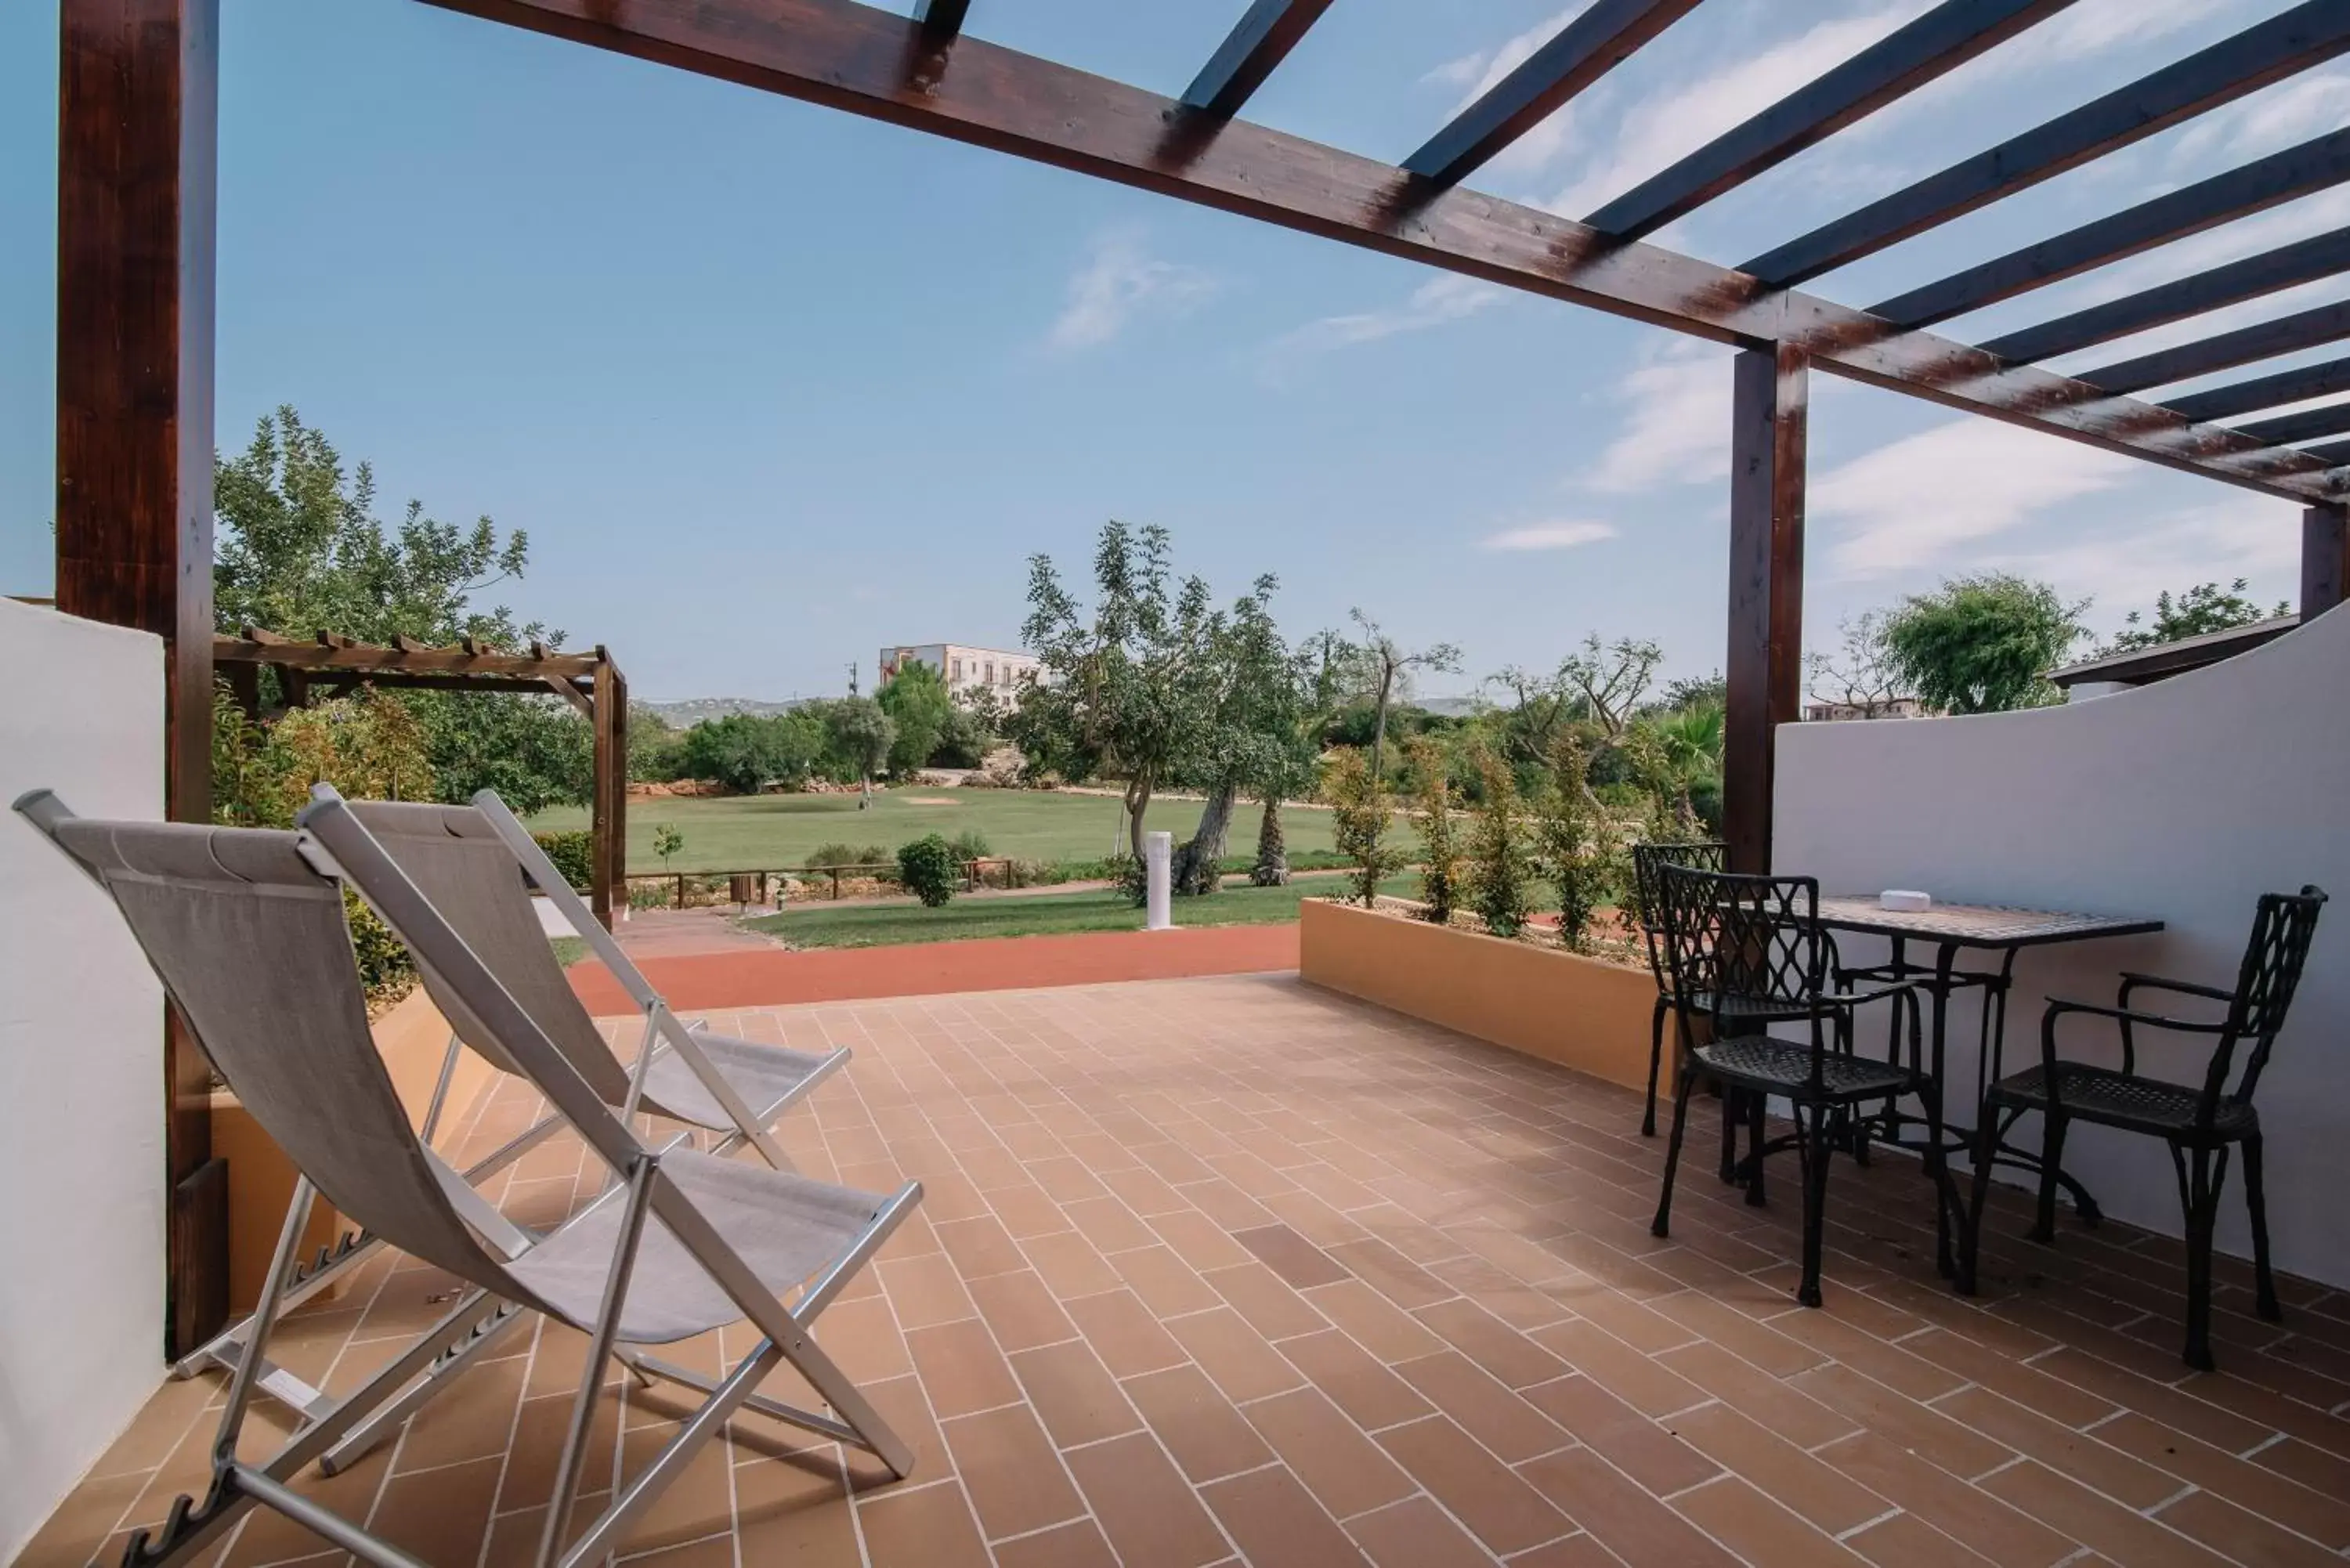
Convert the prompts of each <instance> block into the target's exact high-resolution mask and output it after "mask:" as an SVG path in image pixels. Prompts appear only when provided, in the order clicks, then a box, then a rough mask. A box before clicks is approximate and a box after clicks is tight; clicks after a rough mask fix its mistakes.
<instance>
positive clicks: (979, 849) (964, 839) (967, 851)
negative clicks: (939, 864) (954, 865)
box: [947, 827, 987, 860]
mask: <svg viewBox="0 0 2350 1568" xmlns="http://www.w3.org/2000/svg"><path fill="white" fill-rule="evenodd" d="M947 847H949V848H950V849H952V850H953V851H954V852H955V857H956V858H957V859H959V860H984V859H986V858H987V835H985V834H984V833H982V832H981V831H980V830H979V829H978V828H976V827H966V828H964V829H963V830H962V832H961V833H958V834H956V835H955V836H953V837H952V838H950V839H948V840H947Z"/></svg>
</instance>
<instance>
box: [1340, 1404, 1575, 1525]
mask: <svg viewBox="0 0 2350 1568" xmlns="http://www.w3.org/2000/svg"><path fill="white" fill-rule="evenodd" d="M1378 1442H1379V1446H1380V1447H1381V1448H1383V1449H1386V1450H1387V1451H1388V1457H1390V1458H1391V1459H1394V1460H1395V1461H1396V1463H1398V1464H1399V1465H1401V1466H1402V1467H1403V1469H1404V1472H1405V1473H1406V1474H1408V1475H1409V1476H1410V1477H1411V1478H1412V1479H1413V1480H1416V1481H1418V1482H1419V1484H1420V1485H1421V1486H1423V1487H1425V1488H1427V1489H1428V1490H1429V1492H1430V1495H1432V1496H1433V1497H1434V1498H1435V1499H1436V1501H1439V1502H1440V1503H1442V1504H1443V1505H1444V1506H1445V1508H1447V1509H1448V1510H1450V1511H1451V1513H1452V1516H1453V1517H1454V1518H1455V1519H1458V1520H1459V1521H1461V1523H1462V1524H1464V1525H1466V1526H1467V1527H1468V1528H1469V1529H1470V1530H1471V1531H1472V1532H1475V1534H1476V1536H1477V1538H1478V1540H1480V1541H1481V1542H1483V1543H1484V1545H1485V1547H1486V1549H1487V1550H1489V1551H1491V1552H1495V1553H1497V1554H1505V1553H1508V1552H1522V1551H1524V1550H1525V1549H1526V1548H1528V1547H1530V1546H1539V1545H1541V1544H1542V1543H1543V1542H1545V1541H1548V1540H1550V1539H1551V1538H1552V1537H1554V1536H1557V1535H1563V1534H1565V1533H1566V1532H1568V1531H1570V1530H1572V1529H1573V1528H1574V1525H1573V1524H1572V1523H1571V1522H1570V1521H1568V1520H1567V1518H1566V1516H1565V1515H1564V1514H1562V1513H1560V1512H1559V1511H1558V1510H1557V1509H1556V1508H1554V1507H1553V1506H1552V1505H1551V1504H1550V1503H1549V1502H1547V1501H1544V1498H1543V1496H1542V1494H1541V1493H1539V1492H1537V1491H1535V1490H1534V1488H1533V1487H1531V1486H1529V1485H1527V1484H1526V1482H1525V1481H1524V1480H1522V1479H1520V1477H1519V1476H1518V1475H1517V1473H1516V1472H1515V1471H1513V1470H1512V1469H1510V1468H1509V1467H1508V1466H1506V1465H1504V1464H1503V1463H1502V1462H1501V1461H1500V1460H1499V1459H1495V1458H1494V1457H1493V1456H1492V1454H1491V1453H1489V1452H1488V1451H1487V1450H1486V1449H1485V1448H1484V1446H1483V1445H1482V1444H1480V1443H1478V1442H1476V1441H1474V1440H1473V1439H1471V1438H1470V1436H1469V1435H1468V1434H1467V1433H1466V1432H1463V1431H1462V1430H1461V1428H1459V1427H1457V1426H1455V1425H1453V1424H1452V1422H1451V1420H1449V1419H1447V1418H1446V1417H1442V1416H1431V1417H1429V1418H1428V1419H1426V1420H1424V1421H1414V1422H1411V1423H1410V1424H1409V1425H1408V1426H1402V1427H1397V1428H1392V1429H1390V1430H1388V1431H1385V1432H1381V1433H1380V1434H1379V1435H1378Z"/></svg>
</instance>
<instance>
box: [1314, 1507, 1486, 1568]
mask: <svg viewBox="0 0 2350 1568" xmlns="http://www.w3.org/2000/svg"><path fill="white" fill-rule="evenodd" d="M1347 1533H1348V1534H1349V1535H1352V1536H1353V1537H1354V1538H1355V1543H1356V1544H1357V1545H1358V1546H1360V1547H1361V1548H1362V1549H1363V1550H1364V1551H1365V1552H1368V1553H1369V1554H1370V1559H1371V1561H1372V1562H1374V1563H1378V1568H1434V1565H1435V1564H1438V1563H1491V1562H1496V1561H1499V1560H1498V1559H1496V1558H1494V1557H1493V1556H1492V1554H1491V1553H1490V1552H1486V1551H1485V1550H1484V1548H1482V1547H1481V1546H1479V1545H1478V1544H1477V1542H1475V1541H1473V1540H1472V1539H1471V1538H1470V1537H1469V1535H1468V1534H1467V1533H1465V1532H1463V1531H1462V1530H1461V1527H1460V1526H1459V1525H1457V1524H1455V1523H1453V1522H1452V1521H1451V1519H1450V1518H1448V1517H1447V1516H1446V1514H1445V1512H1444V1511H1443V1510H1442V1509H1440V1508H1439V1507H1437V1506H1436V1504H1434V1503H1432V1502H1430V1501H1429V1500H1428V1499H1426V1498H1424V1497H1413V1498H1406V1499H1405V1500H1404V1501H1401V1502H1398V1503H1390V1504H1388V1506H1387V1507H1385V1508H1381V1509H1374V1510H1373V1511H1370V1512H1369V1513H1367V1514H1364V1515H1363V1516H1362V1517H1360V1518H1359V1519H1350V1520H1348V1521H1347Z"/></svg>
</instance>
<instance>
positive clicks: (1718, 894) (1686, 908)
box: [1651, 865, 1956, 1306]
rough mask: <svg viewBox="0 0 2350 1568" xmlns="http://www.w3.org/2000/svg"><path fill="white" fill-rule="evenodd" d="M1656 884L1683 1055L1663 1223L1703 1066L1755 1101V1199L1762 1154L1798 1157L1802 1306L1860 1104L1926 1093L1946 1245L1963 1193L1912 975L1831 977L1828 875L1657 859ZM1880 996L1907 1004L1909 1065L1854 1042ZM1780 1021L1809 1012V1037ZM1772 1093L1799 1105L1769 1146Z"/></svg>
mask: <svg viewBox="0 0 2350 1568" xmlns="http://www.w3.org/2000/svg"><path fill="white" fill-rule="evenodd" d="M1658 887H1659V893H1660V894H1661V903H1660V908H1661V910H1662V913H1663V916H1664V926H1665V943H1666V961H1667V963H1668V965H1669V969H1670V971H1671V974H1672V983H1673V995H1674V1008H1673V1011H1674V1013H1675V1016H1676V1019H1677V1020H1678V1023H1679V1028H1680V1031H1681V1041H1680V1044H1681V1062H1680V1070H1679V1074H1678V1075H1677V1082H1676V1084H1675V1086H1674V1093H1673V1130H1672V1138H1671V1141H1670V1142H1669V1144H1668V1146H1667V1147H1666V1152H1665V1182H1664V1190H1663V1192H1662V1193H1661V1194H1659V1197H1658V1199H1657V1219H1656V1223H1655V1225H1654V1226H1652V1227H1651V1229H1652V1230H1653V1231H1654V1232H1655V1233H1656V1234H1657V1235H1659V1236H1663V1235H1667V1234H1669V1228H1670V1223H1671V1219H1672V1206H1673V1178H1674V1175H1675V1171H1676V1168H1677V1167H1678V1166H1679V1163H1680V1152H1681V1138H1682V1137H1683V1135H1684V1134H1685V1132H1686V1131H1687V1129H1688V1126H1689V1102H1690V1088H1691V1086H1692V1085H1694V1084H1695V1083H1696V1081H1697V1078H1698V1076H1699V1075H1700V1074H1707V1075H1711V1076H1712V1077H1713V1078H1715V1079H1716V1080H1718V1081H1719V1082H1720V1083H1721V1085H1722V1088H1723V1090H1724V1092H1725V1093H1735V1094H1737V1095H1738V1096H1741V1097H1742V1100H1743V1102H1744V1104H1745V1106H1746V1107H1747V1115H1748V1116H1749V1118H1750V1120H1749V1135H1750V1144H1751V1152H1750V1153H1749V1154H1748V1156H1747V1158H1746V1159H1745V1160H1744V1161H1743V1162H1742V1164H1741V1166H1740V1169H1741V1171H1742V1173H1743V1174H1744V1175H1745V1177H1746V1179H1747V1200H1748V1201H1749V1202H1759V1201H1761V1199H1762V1195H1763V1161H1764V1159H1765V1158H1766V1156H1768V1155H1769V1154H1770V1153H1772V1152H1774V1151H1775V1150H1776V1149H1778V1148H1782V1147H1794V1149H1795V1150H1796V1152H1797V1154H1798V1156H1799V1158H1800V1159H1801V1161H1802V1166H1803V1174H1804V1259H1803V1266H1804V1272H1803V1282H1802V1284H1801V1285H1800V1286H1799V1287H1798V1289H1797V1291H1796V1297H1797V1299H1798V1300H1800V1301H1801V1302H1802V1303H1804V1305H1805V1306H1817V1305H1819V1304H1820V1238H1821V1231H1822V1219H1823V1215H1824V1212H1825V1207H1826V1200H1827V1177H1828V1159H1829V1156H1830V1154H1831V1153H1832V1152H1833V1149H1834V1147H1835V1144H1836V1143H1837V1142H1838V1141H1840V1139H1841V1138H1842V1137H1843V1136H1844V1135H1845V1134H1846V1132H1847V1131H1848V1130H1849V1128H1850V1127H1851V1125H1852V1124H1853V1123H1854V1122H1855V1121H1856V1119H1857V1117H1858V1116H1859V1114H1860V1108H1861V1107H1863V1106H1870V1105H1875V1104H1879V1103H1882V1102H1887V1101H1890V1100H1893V1099H1896V1098H1898V1097H1900V1096H1905V1095H1916V1096H1918V1098H1919V1099H1920V1100H1921V1101H1922V1102H1923V1104H1924V1106H1925V1107H1926V1115H1927V1118H1928V1120H1929V1124H1930V1125H1931V1127H1932V1132H1933V1140H1932V1144H1931V1146H1930V1147H1929V1149H1928V1151H1927V1156H1926V1159H1927V1172H1928V1174H1929V1176H1930V1177H1931V1178H1932V1179H1933V1180H1934V1183H1935V1187H1936V1198H1937V1203H1936V1210H1937V1216H1938V1223H1937V1227H1936V1229H1937V1231H1938V1232H1939V1233H1940V1234H1941V1235H1942V1236H1943V1238H1944V1241H1945V1247H1944V1251H1945V1252H1947V1250H1948V1249H1947V1230H1946V1229H1945V1227H1946V1226H1947V1223H1948V1220H1949V1216H1950V1213H1951V1212H1952V1210H1954V1209H1955V1207H1956V1194H1955V1193H1954V1192H1953V1190H1952V1189H1951V1188H1950V1172H1949V1170H1948V1168H1946V1166H1945V1163H1944V1161H1943V1158H1942V1156H1941V1153H1940V1143H1941V1094H1940V1089H1939V1085H1936V1083H1935V1082H1934V1079H1933V1077H1932V1075H1930V1074H1929V1073H1927V1072H1926V1071H1925V1070H1924V1069H1923V1067H1922V1066H1921V1065H1920V1064H1919V1061H1918V1049H1919V1030H1918V1008H1917V1006H1916V997H1915V995H1914V993H1913V992H1912V989H1911V987H1910V986H1909V985H1908V984H1907V983H1895V984H1890V985H1883V986H1878V987H1877V988H1875V989H1873V990H1870V991H1866V992H1838V991H1835V990H1834V989H1832V988H1831V986H1830V984H1829V975H1830V971H1831V966H1832V963H1833V958H1832V956H1831V949H1830V946H1829V943H1828V941H1827V937H1826V933H1825V931H1823V930H1822V929H1821V928H1820V924H1819V884H1818V883H1817V882H1815V881H1814V880H1813V879H1812V878H1811V877H1750V876H1740V875H1735V874H1731V873H1724V872H1709V871H1695V870H1690V869H1688V868H1686V867H1679V866H1671V865H1667V866H1662V867H1659V868H1658ZM1882 1001H1891V1002H1893V1003H1894V1005H1895V1006H1896V1007H1898V1008H1900V1009H1901V1010H1902V1011H1903V1012H1904V1013H1905V1014H1906V1017H1907V1021H1908V1063H1907V1064H1902V1063H1899V1062H1878V1061H1871V1060H1869V1059H1867V1058H1866V1057H1863V1056H1858V1055H1856V1054H1854V1052H1853V1049H1852V1035H1853V1015H1854V1013H1855V1012H1857V1011H1858V1010H1859V1009H1860V1008H1861V1007H1863V1006H1866V1005H1867V1004H1868V1003H1870V1002H1882ZM1700 1012H1702V1013H1703V1015H1704V1016H1705V1017H1706V1018H1707V1020H1708V1021H1709V1023H1711V1026H1712V1035H1713V1037H1712V1038H1711V1040H1709V1041H1708V1042H1707V1043H1705V1044H1701V1045H1700V1044H1695V1043H1694V1042H1693V1040H1692V1033H1693V1032H1692V1030H1691V1028H1690V1024H1691V1023H1692V1021H1693V1019H1694V1017H1695V1016H1696V1015H1698V1014H1699V1013H1700ZM1773 1023H1779V1024H1787V1023H1801V1024H1803V1025H1804V1026H1805V1027H1806V1028H1807V1030H1808V1032H1809V1033H1810V1036H1811V1038H1810V1039H1809V1040H1808V1041H1795V1040H1781V1039H1777V1038H1774V1037H1773V1036H1772V1035H1770V1034H1769V1033H1764V1031H1765V1030H1766V1029H1767V1027H1768V1026H1769V1025H1771V1024H1773ZM1773 1096H1776V1097H1778V1098H1782V1099H1784V1100H1786V1101H1788V1102H1789V1103H1790V1104H1791V1105H1792V1106H1794V1118H1795V1133H1794V1137H1792V1138H1790V1139H1787V1140H1784V1141H1783V1142H1782V1143H1779V1144H1775V1145H1766V1144H1765V1143H1764V1142H1763V1136H1762V1135H1763V1109H1764V1106H1765V1105H1766V1104H1767V1102H1768V1101H1769V1100H1770V1099H1771V1098H1772V1097H1773Z"/></svg>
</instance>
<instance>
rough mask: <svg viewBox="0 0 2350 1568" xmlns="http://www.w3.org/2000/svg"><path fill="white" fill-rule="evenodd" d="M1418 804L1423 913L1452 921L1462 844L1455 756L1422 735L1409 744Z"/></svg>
mask: <svg viewBox="0 0 2350 1568" xmlns="http://www.w3.org/2000/svg"><path fill="white" fill-rule="evenodd" d="M1405 753H1406V755H1407V756H1408V757H1409V760H1410V763H1411V773H1412V781H1413V784H1414V786H1415V788H1414V792H1413V793H1414V795H1415V797H1416V799H1417V801H1418V804H1419V818H1418V822H1417V826H1418V827H1419V903H1420V913H1421V915H1422V916H1423V917H1425V918H1426V919H1428V920H1429V921H1430V922H1431V923H1433V924H1435V925H1440V926H1444V925H1450V924H1451V923H1452V911H1453V910H1454V909H1456V908H1457V907H1459V905H1460V902H1461V846H1460V843H1459V840H1458V839H1457V837H1456V836H1455V834H1454V824H1453V820H1452V777H1451V758H1449V757H1448V756H1446V755H1445V754H1444V749H1443V747H1441V746H1440V745H1439V744H1437V743H1436V742H1433V741H1430V740H1429V739H1427V738H1426V737H1424V736H1423V737H1421V738H1419V739H1417V740H1415V741H1413V742H1411V743H1410V744H1409V746H1407V747H1406V748H1405Z"/></svg>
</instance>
